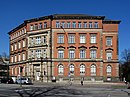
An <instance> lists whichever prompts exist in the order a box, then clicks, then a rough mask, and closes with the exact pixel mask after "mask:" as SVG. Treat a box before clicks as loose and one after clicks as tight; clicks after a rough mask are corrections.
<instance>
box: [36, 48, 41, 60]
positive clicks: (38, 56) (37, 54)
mask: <svg viewBox="0 0 130 97" xmlns="http://www.w3.org/2000/svg"><path fill="white" fill-rule="evenodd" d="M36 57H37V58H40V57H41V50H39V49H38V50H36Z"/></svg>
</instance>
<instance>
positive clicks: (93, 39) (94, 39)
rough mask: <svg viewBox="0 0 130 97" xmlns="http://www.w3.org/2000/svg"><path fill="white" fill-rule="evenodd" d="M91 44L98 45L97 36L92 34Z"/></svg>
mask: <svg viewBox="0 0 130 97" xmlns="http://www.w3.org/2000/svg"><path fill="white" fill-rule="evenodd" d="M90 39H91V40H90V43H96V34H91V38H90Z"/></svg>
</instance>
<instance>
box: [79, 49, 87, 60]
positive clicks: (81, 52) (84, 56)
mask: <svg viewBox="0 0 130 97" xmlns="http://www.w3.org/2000/svg"><path fill="white" fill-rule="evenodd" d="M80 58H86V51H85V50H80Z"/></svg>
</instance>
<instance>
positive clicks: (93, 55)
mask: <svg viewBox="0 0 130 97" xmlns="http://www.w3.org/2000/svg"><path fill="white" fill-rule="evenodd" d="M96 56H97V54H96V50H91V51H90V58H91V59H95V58H96Z"/></svg>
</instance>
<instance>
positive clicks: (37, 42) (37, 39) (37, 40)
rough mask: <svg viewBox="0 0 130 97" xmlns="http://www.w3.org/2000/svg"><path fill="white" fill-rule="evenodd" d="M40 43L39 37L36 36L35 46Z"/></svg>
mask: <svg viewBox="0 0 130 97" xmlns="http://www.w3.org/2000/svg"><path fill="white" fill-rule="evenodd" d="M40 43H41V37H40V36H37V37H36V44H40Z"/></svg>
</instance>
